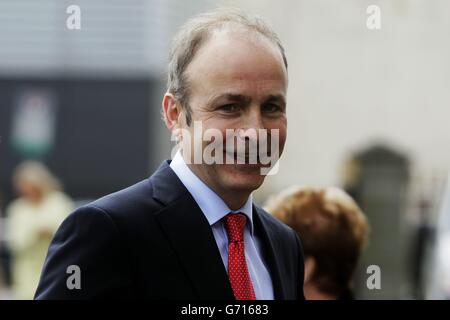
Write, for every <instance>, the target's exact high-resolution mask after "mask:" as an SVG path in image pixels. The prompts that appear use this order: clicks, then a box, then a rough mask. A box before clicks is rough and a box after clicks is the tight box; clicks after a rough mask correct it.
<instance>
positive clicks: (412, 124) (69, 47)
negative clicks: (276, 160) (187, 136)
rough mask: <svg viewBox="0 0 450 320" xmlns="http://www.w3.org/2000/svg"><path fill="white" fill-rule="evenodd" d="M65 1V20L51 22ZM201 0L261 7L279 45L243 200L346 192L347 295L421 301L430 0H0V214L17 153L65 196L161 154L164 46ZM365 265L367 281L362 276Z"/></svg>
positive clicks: (431, 76)
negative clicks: (262, 172)
mask: <svg viewBox="0 0 450 320" xmlns="http://www.w3.org/2000/svg"><path fill="white" fill-rule="evenodd" d="M73 4H75V5H78V6H79V7H80V9H81V29H80V30H68V29H67V28H66V19H67V17H68V16H69V14H67V13H66V9H67V7H68V6H69V5H73ZM369 5H377V6H379V7H380V9H381V29H380V30H369V29H368V28H367V27H366V20H367V18H368V16H369V14H368V13H367V12H366V9H367V7H368V6H369ZM216 6H235V7H240V8H242V9H245V10H248V11H250V12H252V13H257V14H260V15H262V16H263V17H265V18H266V19H267V20H268V21H269V22H271V24H272V25H273V27H274V29H275V30H276V31H277V32H278V33H279V36H280V38H281V39H282V41H283V43H284V45H285V48H286V51H287V57H288V61H289V81H290V82H289V93H288V119H289V131H288V141H287V145H286V148H285V153H284V154H283V157H282V159H281V161H280V171H279V173H278V174H277V175H275V176H271V177H269V178H268V179H267V180H266V183H265V184H264V185H263V187H262V188H261V189H260V190H258V191H257V192H256V193H255V199H256V200H257V201H258V202H264V201H265V200H266V199H267V197H268V196H269V195H271V194H273V193H276V192H278V191H279V190H281V189H283V188H285V187H288V186H290V185H293V184H297V185H311V186H331V185H334V186H341V187H344V188H346V190H347V191H349V193H351V194H352V196H353V197H355V199H356V200H357V202H358V203H359V204H360V206H361V207H362V208H363V210H364V211H365V213H366V214H367V216H368V219H369V223H370V225H371V235H370V241H369V246H368V249H367V251H366V253H365V255H364V257H363V258H362V260H361V263H360V270H359V272H358V275H357V277H356V279H355V286H356V288H355V289H356V296H357V298H362V299H378V298H387V299H399V298H401V299H414V298H418V299H419V298H426V297H433V295H432V292H435V293H436V292H437V291H439V290H438V289H432V288H431V289H429V288H428V286H429V285H430V284H431V283H434V282H433V281H432V280H430V278H427V277H428V276H430V277H431V278H432V274H431V275H428V271H430V270H434V269H433V268H434V265H435V261H440V260H439V259H438V258H436V255H438V253H437V252H438V251H439V250H441V251H439V252H444V253H447V254H450V250H448V249H449V246H448V240H442V239H444V238H443V237H441V236H436V228H435V226H436V222H437V221H442V222H441V224H445V223H447V224H449V225H450V222H449V219H450V218H447V219H445V218H442V216H445V214H447V215H450V214H449V213H448V211H449V210H450V209H448V208H449V207H448V206H447V207H445V206H444V205H443V204H442V203H443V199H444V190H445V184H446V179H447V174H448V172H449V171H450V149H449V146H450V126H449V125H448V119H450V90H449V85H450V60H449V59H448V57H450V43H449V42H448V40H447V39H448V38H449V35H450V19H449V15H450V2H448V1H446V0H434V1H427V0H396V1H389V0H348V1H331V0H289V1H288V0H286V1H279V2H274V1H269V0H239V1H237V0H215V1H213V0H209V1H207V0H193V1H188V2H187V1H181V0H148V1H145V0H129V1H119V0H96V1H92V0H91V1H89V0H70V1H62V0H41V1H31V0H29V1H13V0H0V211H2V212H4V209H5V208H6V206H7V204H8V203H10V202H11V200H12V199H14V198H15V197H16V195H15V194H14V192H13V186H12V182H11V178H12V172H13V169H14V168H15V167H16V165H17V164H18V163H20V162H21V161H23V160H27V159H36V160H40V161H41V162H43V163H45V164H46V165H47V166H48V167H49V168H50V169H51V170H52V172H54V174H55V175H56V176H57V177H58V178H59V179H60V180H61V181H62V183H63V185H64V190H65V192H66V193H67V194H69V195H70V196H71V197H72V198H74V199H75V200H76V201H77V203H78V204H81V203H83V202H85V201H88V200H90V199H93V198H96V197H99V196H102V195H105V194H107V193H110V192H113V191H116V190H118V189H120V188H123V187H126V186H128V185H130V184H132V183H134V182H136V181H139V180H141V179H143V178H145V177H146V176H148V174H149V173H151V172H152V171H153V170H155V169H156V168H157V166H158V165H159V163H160V162H161V161H162V160H163V159H166V158H168V157H170V152H171V148H172V146H173V144H172V143H171V141H170V135H169V133H168V132H167V130H166V129H165V127H164V125H163V123H162V121H161V116H160V105H161V98H162V95H163V93H164V92H165V67H166V65H167V62H166V61H167V55H168V47H169V41H170V38H171V36H172V35H173V34H174V32H175V31H176V29H177V28H178V27H179V26H180V25H181V24H182V23H183V22H185V21H186V19H187V18H188V17H190V16H192V15H193V14H196V13H199V12H203V11H206V10H209V9H212V8H214V7H216ZM4 218H5V217H4ZM4 218H3V219H4ZM1 221H3V220H0V227H1V226H2V225H4V223H2V222H1ZM444 229H445V228H440V229H439V232H440V233H439V234H444V233H445V232H446V231H445V230H447V232H448V227H447V228H446V229H445V230H444ZM0 230H1V228H0ZM0 234H5V233H4V232H2V233H0ZM435 239H441V240H439V241H435ZM447 239H448V238H447ZM445 241H447V246H445V245H442V243H445ZM5 243H6V239H4V241H3V242H2V251H1V252H2V253H1V254H2V267H1V268H0V279H1V280H0V286H1V285H2V283H3V287H6V288H7V287H8V283H9V281H10V280H9V279H10V272H9V267H8V266H9V261H10V255H9V253H8V250H7V245H6V244H5ZM436 243H441V245H436ZM438 247H439V248H441V249H439V250H438V251H435V249H436V248H438ZM442 248H444V249H442ZM436 250H437V249H436ZM447 250H448V251H447ZM373 264H375V265H378V266H380V268H381V289H380V290H369V289H368V288H367V286H366V279H367V277H368V275H367V273H366V269H367V267H368V266H369V265H373ZM442 272H444V273H447V274H448V273H450V270H446V269H445V268H444V271H442ZM433 288H435V287H433ZM433 290H434V291H433ZM440 290H441V291H439V292H441V293H440V294H439V295H434V297H445V296H446V294H445V293H442V292H443V291H442V290H444V291H445V289H440ZM3 292H8V291H7V290H3ZM449 296H450V295H448V292H447V296H446V297H449ZM0 298H1V297H0Z"/></svg>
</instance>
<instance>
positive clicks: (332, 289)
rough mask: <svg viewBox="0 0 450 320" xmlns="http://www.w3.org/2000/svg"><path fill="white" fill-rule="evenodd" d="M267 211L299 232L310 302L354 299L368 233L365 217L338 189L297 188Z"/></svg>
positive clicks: (271, 203)
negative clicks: (354, 280)
mask: <svg viewBox="0 0 450 320" xmlns="http://www.w3.org/2000/svg"><path fill="white" fill-rule="evenodd" d="M265 209H266V210H267V211H268V212H270V213H272V214H273V215H274V216H275V217H277V218H278V219H280V220H281V221H282V222H284V223H286V224H287V225H289V226H290V227H291V228H292V229H294V230H295V231H296V232H297V233H298V234H299V236H300V239H301V240H302V244H303V251H304V255H305V278H304V286H303V289H304V293H305V298H306V299H307V300H336V299H345V300H347V299H353V293H352V289H351V287H352V277H353V273H354V271H355V268H356V265H357V262H358V258H359V256H360V255H361V253H362V251H363V248H364V246H365V244H366V241H367V236H368V229H369V227H368V223H367V220H366V217H365V216H364V214H363V213H362V211H361V210H360V208H359V207H358V205H357V204H356V203H355V201H353V199H352V198H351V197H350V196H349V195H348V194H347V193H345V192H344V191H343V190H341V189H338V188H317V189H314V188H300V187H293V188H291V189H288V190H286V191H284V192H282V193H281V194H280V195H278V196H276V197H273V198H271V199H269V201H268V203H267V205H266V207H265Z"/></svg>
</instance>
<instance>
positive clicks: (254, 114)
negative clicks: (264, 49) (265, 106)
mask: <svg viewBox="0 0 450 320" xmlns="http://www.w3.org/2000/svg"><path fill="white" fill-rule="evenodd" d="M243 120H244V121H243V123H242V129H245V130H247V129H255V130H256V131H258V130H259V129H264V122H263V117H262V114H261V110H260V108H259V106H258V107H256V106H255V107H253V106H252V107H251V108H249V110H248V112H247V113H246V115H245V119H243Z"/></svg>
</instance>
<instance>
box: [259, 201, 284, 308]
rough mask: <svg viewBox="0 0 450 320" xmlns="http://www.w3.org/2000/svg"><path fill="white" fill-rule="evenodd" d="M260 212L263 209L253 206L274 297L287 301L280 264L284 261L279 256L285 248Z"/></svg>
mask: <svg viewBox="0 0 450 320" xmlns="http://www.w3.org/2000/svg"><path fill="white" fill-rule="evenodd" d="M260 210H261V209H259V208H258V207H256V206H255V205H253V212H254V213H255V214H254V217H253V220H254V224H255V225H254V227H255V233H256V234H257V235H258V237H259V238H260V239H261V240H262V244H263V255H264V258H265V261H266V263H267V266H268V268H269V271H270V275H271V278H272V285H273V290H274V297H275V299H276V300H279V299H285V297H286V293H285V292H284V290H283V288H285V287H286V286H285V284H284V278H283V277H282V274H281V268H280V264H279V261H282V259H281V257H279V256H278V253H279V252H281V251H282V250H283V248H282V247H281V246H280V245H279V244H278V241H277V238H276V235H274V233H273V232H272V230H273V228H270V225H269V223H270V222H269V221H268V220H267V219H266V218H265V217H264V215H263V213H262V212H261V211H260Z"/></svg>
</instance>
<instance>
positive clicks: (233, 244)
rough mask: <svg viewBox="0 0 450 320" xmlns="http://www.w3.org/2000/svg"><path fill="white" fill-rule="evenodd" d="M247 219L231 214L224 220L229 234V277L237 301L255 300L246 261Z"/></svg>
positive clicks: (241, 215)
mask: <svg viewBox="0 0 450 320" xmlns="http://www.w3.org/2000/svg"><path fill="white" fill-rule="evenodd" d="M246 220H247V217H246V216H245V215H243V214H238V213H229V214H227V215H226V216H225V218H224V224H225V229H226V230H227V234H228V277H229V279H230V283H231V288H232V289H233V293H234V296H235V297H236V299H237V300H255V299H256V297H255V292H254V291H253V285H252V281H251V279H250V274H249V273H248V269H247V262H246V261H245V248H244V228H245V223H246Z"/></svg>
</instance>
